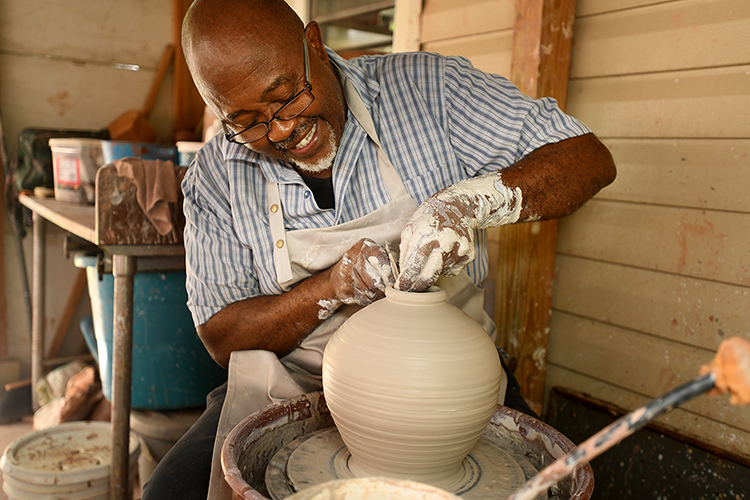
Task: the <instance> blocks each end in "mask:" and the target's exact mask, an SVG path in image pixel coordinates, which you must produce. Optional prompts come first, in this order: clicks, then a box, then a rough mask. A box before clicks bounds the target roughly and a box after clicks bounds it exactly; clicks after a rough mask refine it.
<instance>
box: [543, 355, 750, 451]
mask: <svg viewBox="0 0 750 500" xmlns="http://www.w3.org/2000/svg"><path fill="white" fill-rule="evenodd" d="M547 384H548V388H550V389H551V388H552V387H555V386H559V387H576V388H579V389H578V391H579V392H583V393H585V394H588V395H590V396H592V397H595V398H597V399H601V400H603V401H607V402H608V403H611V404H614V405H617V406H619V407H621V408H625V409H627V410H631V411H632V410H634V409H636V408H639V407H641V406H643V405H645V404H647V403H648V402H649V401H650V400H651V398H649V397H645V396H643V395H641V394H637V393H634V392H631V391H628V390H625V389H623V388H621V387H618V386H615V385H611V384H608V383H604V382H601V381H600V380H597V379H596V378H591V377H588V376H586V375H582V374H579V373H576V372H574V371H571V370H568V369H565V368H561V367H558V366H557V365H556V364H554V363H552V362H550V363H549V366H548V369H547ZM704 397H706V398H708V397H710V396H704ZM724 397H726V396H724ZM656 421H657V422H659V423H661V424H663V425H665V426H667V427H670V428H673V429H676V430H678V431H679V432H680V433H681V434H686V435H690V436H695V437H696V439H697V440H698V441H700V442H705V443H707V444H710V445H712V446H715V447H717V448H719V449H722V450H726V451H727V452H728V453H732V454H735V455H737V456H738V457H744V459H745V463H748V460H750V455H749V454H748V450H750V432H748V431H746V430H745V429H740V428H738V427H736V426H734V425H731V424H728V423H724V422H719V421H717V420H714V419H712V418H707V417H704V416H702V415H699V414H696V413H694V412H692V411H687V410H683V409H682V408H675V409H674V410H672V411H670V412H668V413H666V414H664V415H662V416H661V417H659V418H658V419H657V420H656Z"/></svg>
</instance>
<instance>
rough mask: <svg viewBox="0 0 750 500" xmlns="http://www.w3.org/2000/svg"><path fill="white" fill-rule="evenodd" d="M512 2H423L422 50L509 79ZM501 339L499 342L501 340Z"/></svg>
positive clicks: (493, 249)
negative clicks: (458, 58) (458, 59)
mask: <svg viewBox="0 0 750 500" xmlns="http://www.w3.org/2000/svg"><path fill="white" fill-rule="evenodd" d="M514 18H515V0H468V1H466V0H424V3H423V8H422V32H421V33H422V34H421V50H423V51H427V52H437V53H439V54H443V55H457V56H463V57H467V58H469V59H470V60H471V62H472V64H473V65H474V66H475V67H477V68H479V69H481V70H483V71H489V72H491V73H495V74H498V75H502V76H505V77H506V78H508V77H510V65H511V60H512V57H513V22H514ZM499 240H500V236H499V231H498V229H492V230H490V231H489V243H488V253H489V278H488V282H487V283H485V285H486V287H487V289H488V297H487V299H486V302H487V307H488V309H489V312H490V315H491V316H494V314H493V308H494V302H495V297H494V290H495V284H494V283H495V277H496V276H497V273H498V266H497V260H498V255H499V244H500V243H499ZM502 340H503V339H498V341H499V342H500V341H502Z"/></svg>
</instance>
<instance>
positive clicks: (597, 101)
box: [568, 65, 750, 138]
mask: <svg viewBox="0 0 750 500" xmlns="http://www.w3.org/2000/svg"><path fill="white" fill-rule="evenodd" d="M749 88H750V65H742V66H733V67H725V68H714V69H706V70H691V71H674V72H665V73H656V74H646V75H631V76H619V77H604V78H591V79H571V80H570V83H569V86H568V113H570V114H571V115H573V116H575V117H577V118H579V119H581V120H582V121H583V122H584V123H586V124H588V125H589V126H590V127H591V128H592V129H593V130H594V132H595V133H596V134H597V135H599V136H600V137H647V138H653V137H682V138H699V137H704V138H721V137H750V92H748V91H747V89H749Z"/></svg>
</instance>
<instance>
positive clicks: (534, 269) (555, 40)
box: [494, 0, 575, 413]
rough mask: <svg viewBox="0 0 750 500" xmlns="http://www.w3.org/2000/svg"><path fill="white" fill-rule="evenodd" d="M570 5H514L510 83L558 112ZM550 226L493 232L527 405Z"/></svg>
mask: <svg viewBox="0 0 750 500" xmlns="http://www.w3.org/2000/svg"><path fill="white" fill-rule="evenodd" d="M574 17H575V1H574V0H571V1H556V2H555V1H552V0H537V1H532V2H530V1H524V0H518V1H517V2H516V17H515V22H514V25H513V60H512V64H511V76H510V79H511V80H512V81H513V82H514V83H515V84H516V85H517V86H518V88H519V89H520V90H521V92H523V93H525V94H527V95H529V96H531V97H553V98H555V99H557V100H558V102H559V103H560V108H561V109H563V110H564V109H565V104H566V95H567V88H568V87H567V84H568V71H569V68H570V47H571V44H572V39H573V21H574ZM556 238H557V221H556V220H552V221H546V222H532V223H527V224H515V225H511V226H505V227H502V228H500V229H499V231H498V251H497V253H498V259H497V268H498V270H497V278H496V279H497V283H496V300H495V318H494V319H495V323H496V325H497V326H498V337H499V339H500V340H501V342H502V344H501V345H502V347H503V348H504V349H505V350H506V351H507V352H508V353H509V354H510V355H511V357H513V358H514V359H515V360H517V363H515V364H516V367H515V376H516V378H517V379H518V381H519V384H520V385H521V393H522V394H523V396H524V397H525V398H526V399H527V401H529V403H530V406H531V408H532V409H533V410H534V411H536V412H537V413H541V409H542V402H543V399H544V379H545V373H546V359H547V343H548V336H549V318H550V313H551V304H552V283H553V275H554V267H555V245H556Z"/></svg>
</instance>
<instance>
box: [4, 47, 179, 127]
mask: <svg viewBox="0 0 750 500" xmlns="http://www.w3.org/2000/svg"><path fill="white" fill-rule="evenodd" d="M163 48H164V47H161V49H163ZM0 67H2V68H3V72H2V75H0V76H2V81H0V87H2V89H3V92H4V93H5V91H6V90H7V91H8V94H9V95H10V94H11V93H12V94H15V95H29V96H40V98H34V99H10V98H9V97H5V98H4V99H3V110H2V111H3V124H4V125H6V124H7V126H6V127H5V132H6V137H7V138H6V140H9V138H15V137H17V136H18V134H19V133H20V132H21V128H23V127H24V126H44V127H48V128H65V129H87V130H99V129H102V128H105V127H106V126H107V125H108V124H109V123H110V122H111V121H112V120H114V119H115V118H117V117H118V116H120V115H121V114H122V113H123V112H125V111H127V110H129V109H140V107H141V106H142V105H143V102H144V100H145V98H146V95H147V94H148V91H149V88H150V87H151V83H152V80H153V77H154V74H155V72H154V71H151V70H142V71H138V72H133V71H122V70H118V69H114V68H111V67H108V66H93V65H83V66H80V65H75V64H72V63H70V62H67V61H60V60H48V59H34V58H29V57H19V56H13V55H2V54H0ZM102 89H106V91H103V90H102ZM172 116H173V110H172V73H171V71H168V72H167V74H166V75H165V78H164V81H163V83H162V86H161V88H160V90H159V93H158V94H157V98H156V103H155V105H154V108H153V110H152V111H151V114H150V116H149V122H150V123H151V125H153V127H154V128H155V129H156V131H157V132H158V133H159V137H160V138H162V139H161V140H167V139H168V138H169V136H170V135H171V133H172ZM30 121H31V123H30Z"/></svg>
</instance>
